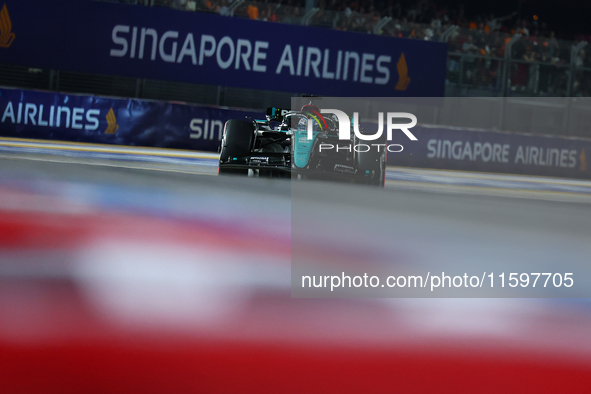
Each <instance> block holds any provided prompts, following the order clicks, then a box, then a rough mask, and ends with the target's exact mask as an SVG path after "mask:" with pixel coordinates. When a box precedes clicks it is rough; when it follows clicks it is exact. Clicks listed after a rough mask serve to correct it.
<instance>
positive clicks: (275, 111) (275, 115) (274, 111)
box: [266, 107, 290, 122]
mask: <svg viewBox="0 0 591 394" xmlns="http://www.w3.org/2000/svg"><path fill="white" fill-rule="evenodd" d="M289 111H290V110H289V109H284V108H275V107H269V108H267V113H266V115H267V120H275V121H277V122H282V121H283V116H284V115H285V114H286V113H288V112H289Z"/></svg>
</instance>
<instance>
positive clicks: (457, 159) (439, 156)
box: [368, 125, 591, 178]
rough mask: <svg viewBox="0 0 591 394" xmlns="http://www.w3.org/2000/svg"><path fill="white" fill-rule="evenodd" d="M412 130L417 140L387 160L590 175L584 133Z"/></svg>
mask: <svg viewBox="0 0 591 394" xmlns="http://www.w3.org/2000/svg"><path fill="white" fill-rule="evenodd" d="M369 127H371V126H369ZM369 127H368V128H369ZM373 127H374V128H375V127H376V126H375V125H373ZM412 132H413V134H414V135H415V136H416V137H417V141H408V140H406V141H404V150H403V151H402V152H400V153H388V164H389V165H395V166H408V167H422V168H436V169H450V170H465V171H485V172H500V173H512V174H524V175H541V176H556V177H567V178H591V173H590V171H589V168H588V166H587V160H588V158H587V155H588V154H589V153H590V152H591V140H589V139H582V138H568V137H552V136H540V135H531V134H520V133H505V132H497V131H477V130H466V129H453V128H445V127H427V126H421V125H418V126H416V127H414V128H413V129H412ZM401 141H402V140H401Z"/></svg>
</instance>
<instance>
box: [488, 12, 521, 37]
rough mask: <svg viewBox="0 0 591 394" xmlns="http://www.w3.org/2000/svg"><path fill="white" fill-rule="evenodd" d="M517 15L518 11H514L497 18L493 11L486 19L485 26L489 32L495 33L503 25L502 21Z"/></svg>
mask: <svg viewBox="0 0 591 394" xmlns="http://www.w3.org/2000/svg"><path fill="white" fill-rule="evenodd" d="M516 15H517V12H513V13H511V14H509V15H507V16H503V17H500V18H495V16H494V14H492V13H491V14H489V16H488V18H487V19H486V26H485V30H486V32H487V33H488V34H490V33H494V32H496V31H498V30H500V29H501V27H502V26H503V24H502V23H501V22H503V21H506V20H508V19H511V18H513V17H514V16H516Z"/></svg>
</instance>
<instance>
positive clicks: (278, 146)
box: [218, 105, 386, 187]
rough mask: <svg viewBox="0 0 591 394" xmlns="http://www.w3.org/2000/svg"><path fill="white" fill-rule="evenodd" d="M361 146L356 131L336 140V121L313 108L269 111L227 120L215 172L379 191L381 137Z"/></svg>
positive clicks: (382, 174) (381, 180)
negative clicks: (257, 117)
mask: <svg viewBox="0 0 591 394" xmlns="http://www.w3.org/2000/svg"><path fill="white" fill-rule="evenodd" d="M308 122H312V126H310V125H309V124H308ZM351 130H352V129H351ZM361 133H362V131H361ZM363 142H365V141H360V140H359V138H358V137H357V135H356V134H355V133H354V132H351V133H350V139H349V140H342V139H339V127H338V118H337V117H336V116H335V115H332V114H326V113H325V114H321V111H320V109H319V108H318V107H317V106H315V105H304V106H303V107H302V109H301V110H300V111H292V110H288V109H281V108H268V109H267V112H266V119H265V120H255V119H252V118H248V120H238V119H232V120H229V121H227V122H226V124H225V127H224V134H223V139H222V143H221V146H220V162H219V170H218V173H219V174H220V175H224V174H241V175H249V174H250V175H253V176H265V177H293V178H298V179H301V178H308V179H331V180H344V181H348V182H355V183H364V184H369V185H375V186H382V187H383V186H384V182H385V177H386V148H385V144H386V139H385V136H383V137H380V139H379V140H373V141H371V145H369V144H363ZM368 148H369V149H368ZM380 148H381V149H380Z"/></svg>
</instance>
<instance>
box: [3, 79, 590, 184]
mask: <svg viewBox="0 0 591 394" xmlns="http://www.w3.org/2000/svg"><path fill="white" fill-rule="evenodd" d="M246 117H252V118H255V119H263V118H264V113H263V111H260V112H253V111H245V110H238V109H229V108H220V107H208V106H196V105H187V104H177V103H169V102H159V101H147V100H135V99H115V98H106V97H96V96H83V95H72V94H59V93H48V92H39V91H25V90H16V89H0V135H3V136H10V137H21V138H38V139H55V140H65V141H79V142H92V143H107V144H117V145H137V146H153V147H168V148H179V149H194V150H204V151H217V149H218V146H219V144H220V141H221V138H222V132H223V127H224V123H225V122H226V121H227V120H229V119H245V118H246ZM361 127H362V128H365V129H367V130H368V131H372V132H373V131H374V129H376V128H377V124H376V123H374V122H362V123H361ZM411 130H412V133H413V135H414V136H416V139H417V140H416V141H413V140H409V139H408V138H406V137H405V136H404V135H403V134H402V133H397V134H395V136H396V137H394V138H395V139H394V140H392V141H390V142H391V143H394V144H395V145H396V144H400V145H402V146H403V149H402V151H400V152H397V150H399V148H396V146H395V145H393V146H394V149H393V150H392V151H391V152H390V153H388V164H389V165H394V166H408V167H422V168H435V169H450V170H464V171H484V172H502V173H512V174H527V175H542V176H557V177H567V178H591V173H590V172H589V169H588V166H587V155H588V154H589V152H591V140H589V139H582V138H568V137H550V136H540V135H531V134H523V133H506V132H498V131H478V130H467V129H459V128H450V127H440V126H437V127H436V126H433V127H430V126H425V125H420V124H419V125H417V126H414V127H413V128H412V129H411ZM371 142H372V141H369V142H368V143H371ZM400 145H399V146H400Z"/></svg>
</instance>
